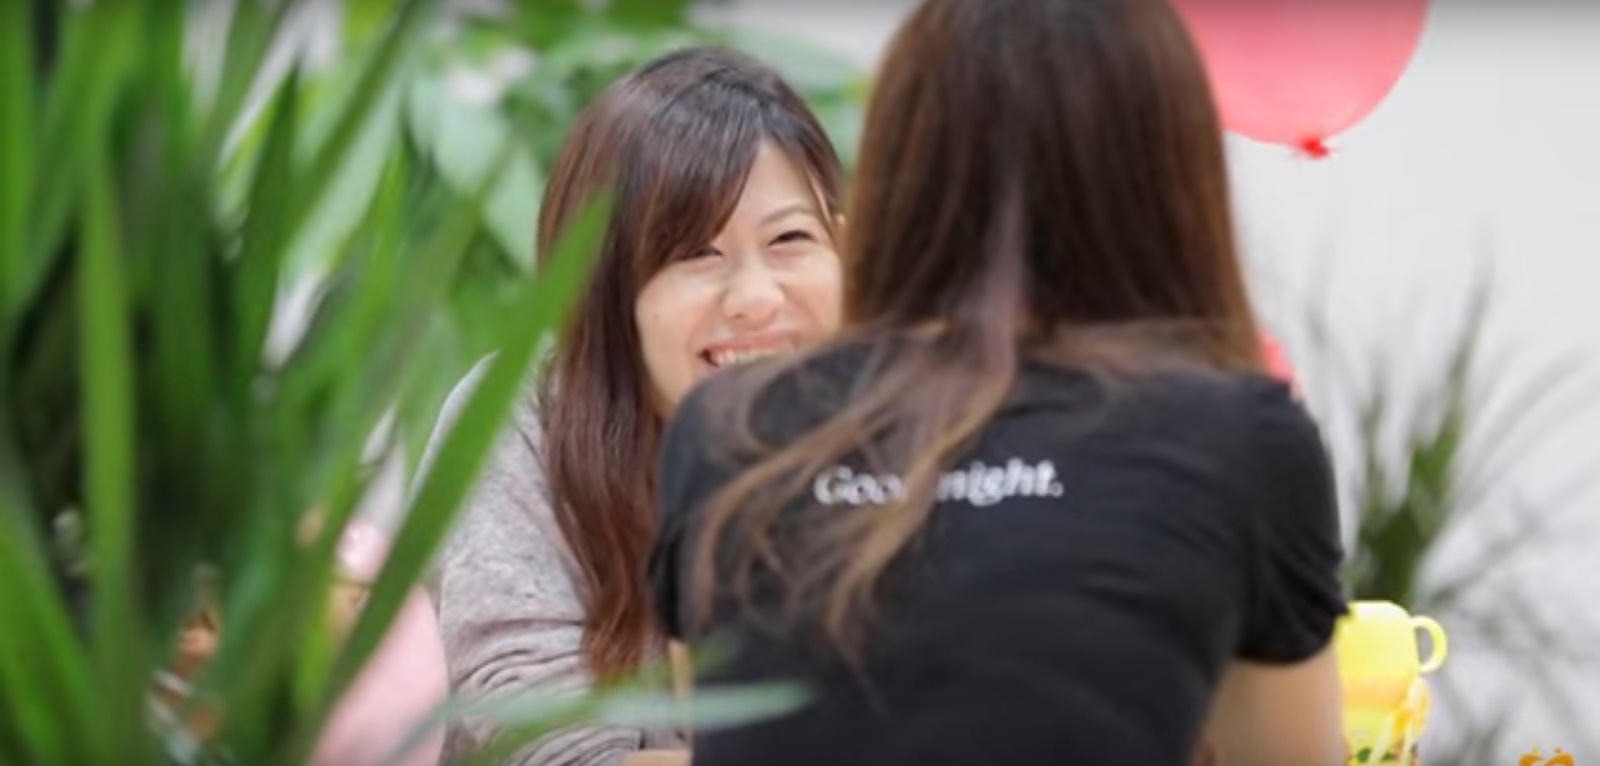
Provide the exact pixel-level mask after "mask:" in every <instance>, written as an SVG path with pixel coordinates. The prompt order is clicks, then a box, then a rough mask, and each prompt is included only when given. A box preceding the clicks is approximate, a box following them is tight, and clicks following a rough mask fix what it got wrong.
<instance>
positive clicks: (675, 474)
mask: <svg viewBox="0 0 1600 766" xmlns="http://www.w3.org/2000/svg"><path fill="white" fill-rule="evenodd" d="M705 400H706V386H704V385H701V386H699V387H697V388H695V389H694V390H693V391H692V392H690V394H689V396H687V397H685V399H684V401H683V402H682V403H681V404H680V405H679V407H678V411H677V413H676V414H675V415H674V417H673V418H672V419H671V421H669V422H668V424H667V430H666V433H665V434H664V435H663V436H662V439H661V452H660V456H659V461H658V464H657V465H658V470H659V471H660V473H658V474H657V482H656V504H657V508H658V513H659V514H660V515H659V517H658V520H657V524H658V526H657V528H656V529H657V532H656V544H655V547H654V549H653V550H652V551H651V554H650V565H649V571H650V586H651V597H652V601H653V605H652V606H653V608H654V609H655V617H656V620H657V622H658V624H659V625H660V626H661V627H662V630H663V631H665V632H666V634H667V636H668V637H670V638H674V639H683V638H684V637H685V636H684V632H685V631H684V625H683V619H682V612H683V606H682V598H681V593H680V591H681V589H682V586H681V583H680V580H681V579H682V577H683V575H684V574H685V572H684V563H685V562H686V561H687V560H688V558H687V557H688V555H689V553H688V551H687V547H688V545H689V544H690V543H692V542H693V539H692V538H693V535H692V534H691V533H690V527H691V520H692V517H693V516H694V512H695V511H696V506H697V505H698V504H699V503H700V502H703V500H704V498H703V497H702V496H701V495H702V494H703V492H704V489H703V488H704V487H705V486H707V484H708V482H711V481H713V477H711V476H709V475H708V474H709V461H708V460H707V457H706V450H707V449H708V446H709V445H708V444H707V436H708V432H709V430H710V429H709V428H708V425H707V423H706V409H705V407H706V405H705Z"/></svg>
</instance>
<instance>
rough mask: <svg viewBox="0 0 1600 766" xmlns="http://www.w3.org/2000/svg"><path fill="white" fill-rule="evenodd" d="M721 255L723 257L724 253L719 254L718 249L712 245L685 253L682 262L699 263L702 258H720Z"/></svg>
mask: <svg viewBox="0 0 1600 766" xmlns="http://www.w3.org/2000/svg"><path fill="white" fill-rule="evenodd" d="M719 255H722V253H720V252H718V251H717V249H716V248H714V247H712V246H710V245H706V246H704V247H697V248H695V249H693V250H690V251H688V252H686V253H684V254H683V258H682V260H685V261H697V260H700V259H702V258H715V257H716V256H719Z"/></svg>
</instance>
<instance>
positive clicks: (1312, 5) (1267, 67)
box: [1173, 0, 1428, 157]
mask: <svg viewBox="0 0 1600 766" xmlns="http://www.w3.org/2000/svg"><path fill="white" fill-rule="evenodd" d="M1173 4H1174V6H1175V7H1176V8H1177V10H1178V13H1179V15H1180V16H1182V18H1183V20H1184V23H1185V24H1186V25H1187V26H1188V28H1189V33H1190V35H1191V36H1192V37H1193V38H1194V40H1195V44H1196V45H1197V46H1198V47H1199V49H1200V55H1201V57H1202V58H1204V59H1205V63H1206V69H1207V71H1208V72H1209V74H1210V77H1211V89H1212V94H1213V96H1214V97H1215V98H1216V100H1217V107H1218V109H1219V110H1220V111H1221V114H1222V122H1223V125H1224V126H1225V127H1226V128H1228V129H1229V130H1232V131H1234V132H1236V133H1239V134H1241V135H1244V136H1247V137H1249V138H1253V139H1256V140H1257V141H1264V142H1267V143H1274V144H1282V145H1284V146H1290V147H1294V148H1296V149H1299V150H1301V151H1302V152H1304V153H1305V154H1307V155H1309V156H1312V157H1322V156H1326V154H1327V145H1326V141H1327V140H1328V138H1329V137H1331V136H1334V135H1336V134H1338V133H1341V132H1343V131H1344V130H1346V129H1348V128H1349V127H1350V126H1352V125H1354V124H1356V123H1357V122H1359V121H1361V119H1362V118H1364V117H1366V116H1367V114H1368V113H1369V112H1371V111H1372V109H1373V107H1375V106H1377V105H1378V102H1380V101H1382V100H1383V98H1384V96H1385V95H1387V94H1388V93H1389V89H1390V88H1392V87H1394V84H1395V81H1396V80H1398V79H1399V78H1400V74H1401V73H1402V72H1403V71H1405V68H1406V64H1407V62H1409V61H1410V60H1411V55H1412V53H1413V52H1415V51H1416V48H1417V43H1418V41H1419V40H1420V39H1421V37H1422V27H1423V22H1424V20H1425V18H1426V16H1427V13H1428V0H1173Z"/></svg>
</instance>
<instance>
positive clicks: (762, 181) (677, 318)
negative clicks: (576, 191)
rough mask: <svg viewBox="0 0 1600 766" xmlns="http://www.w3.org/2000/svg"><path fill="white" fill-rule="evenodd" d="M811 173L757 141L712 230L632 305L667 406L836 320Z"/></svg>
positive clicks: (832, 263)
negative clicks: (730, 204)
mask: <svg viewBox="0 0 1600 766" xmlns="http://www.w3.org/2000/svg"><path fill="white" fill-rule="evenodd" d="M827 216H828V212H827V211H825V210H822V209H821V208H820V207H819V203H818V201H817V194H816V193H815V191H814V189H813V186H812V184H811V182H810V179H808V178H807V177H806V174H805V173H804V172H803V171H801V169H800V168H799V166H797V165H796V164H795V163H794V162H792V161H790V160H789V158H788V157H787V156H785V155H784V153H783V152H782V151H780V150H779V149H777V148H776V147H775V146H773V145H772V144H771V143H769V142H765V141H764V142H762V144H761V146H760V148H759V150H758V151H757V154H756V159H755V163H754V164H753V165H752V166H751V168H750V174H749V177H748V178H747V179H746V181H745V185H744V191H743V193H742V194H741V195H740V196H739V201H738V203H737V205H736V206H735V207H734V210H733V214H732V216H730V217H729V218H728V222H727V224H726V225H724V226H723V228H722V230H721V231H719V232H717V235H716V237H715V238H714V239H713V240H712V241H710V242H707V243H704V244H703V245H702V246H700V247H699V248H698V249H692V250H690V251H689V252H685V253H683V254H681V255H679V256H676V257H674V258H673V259H672V260H669V261H668V262H667V263H666V264H665V265H664V266H662V267H661V270H660V271H657V272H656V273H655V275H654V276H652V277H651V278H650V280H649V281H648V282H646V283H645V285H644V289H643V290H641V291H640V292H639V297H638V299H637V301H636V302H635V305H634V315H635V319H636V321H637V322H638V328H639V342H640V346H641V351H642V354H643V356H644V362H645V369H646V370H647V371H648V373H649V376H650V382H651V384H652V387H653V388H654V391H655V394H656V400H657V402H658V405H659V406H661V407H662V408H663V409H664V410H666V411H670V410H671V408H673V407H675V406H677V404H678V402H679V401H680V400H681V399H682V398H683V397H684V396H685V395H686V394H688V393H689V389H691V388H693V387H694V385H695V383H697V382H699V381H700V379H701V378H704V377H705V376H707V375H709V374H711V373H712V372H714V371H716V370H717V369H718V368H721V367H727V366H730V365H734V364H740V363H744V362H748V361H751V360H754V359H760V358H764V357H770V356H776V355H780V354H787V353H791V352H793V351H795V350H797V349H801V348H805V347H808V346H812V345H815V344H816V343H818V342H820V341H822V340H823V339H825V338H826V337H827V336H828V335H829V334H831V333H832V332H833V331H834V330H835V329H837V327H838V325H839V314H840V308H839V300H840V283H839V257H838V255H837V254H836V253H835V251H834V242H833V237H832V235H831V233H830V227H829V226H828V225H827V223H826V221H827Z"/></svg>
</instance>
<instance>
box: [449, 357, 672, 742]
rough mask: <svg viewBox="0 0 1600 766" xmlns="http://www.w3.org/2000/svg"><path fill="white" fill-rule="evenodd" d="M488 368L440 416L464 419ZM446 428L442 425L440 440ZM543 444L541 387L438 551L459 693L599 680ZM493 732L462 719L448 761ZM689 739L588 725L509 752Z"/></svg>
mask: <svg viewBox="0 0 1600 766" xmlns="http://www.w3.org/2000/svg"><path fill="white" fill-rule="evenodd" d="M482 368H483V365H479V369H478V370H474V371H473V373H472V374H471V375H469V376H468V377H467V379H466V380H464V381H462V383H461V385H459V386H457V388H456V390H455V391H454V392H452V393H451V395H450V400H449V401H448V402H447V403H446V405H445V412H444V415H443V416H442V417H441V424H443V423H448V422H451V421H452V420H453V418H454V416H455V413H456V411H457V410H458V409H459V408H460V407H461V406H462V405H463V404H464V403H465V399H466V398H467V397H466V393H465V392H466V391H468V390H470V389H471V387H472V386H473V385H474V383H475V382H476V378H477V375H478V374H479V372H480V370H481V369H482ZM445 430H446V429H445V428H443V427H441V428H439V429H436V433H435V437H434V441H435V442H437V441H438V440H439V438H440V437H439V434H442V433H444V432H445ZM542 444H543V434H542V432H541V430H540V427H539V421H538V417H537V413H536V407H535V404H534V400H533V396H532V395H531V391H530V392H529V393H528V395H525V396H523V398H522V402H521V403H520V404H519V405H518V406H517V408H516V411H515V413H514V415H513V417H512V419H511V422H510V423H509V424H508V426H507V427H506V429H505V431H504V433H503V434H502V435H501V437H500V439H499V441H498V443H497V445H496V447H495V448H494V450H493V452H492V453H491V455H490V457H489V460H488V462H487V464H486V466H485V468H484V472H483V474H482V476H481V477H480V478H479V480H478V484H477V486H476V488H475V490H474V491H473V493H472V495H471V496H470V497H469V499H468V501H467V504H466V506H465V507H464V508H462V511H461V515H460V518H459V521H457V527H456V529H455V531H454V533H453V535H452V536H451V538H450V539H449V540H448V541H447V542H446V543H445V546H444V549H443V553H442V555H441V558H440V560H439V562H438V569H437V571H436V572H435V578H436V579H435V582H434V586H435V595H436V598H437V603H438V607H439V622H440V628H441V630H442V631H443V633H444V644H445V651H446V653H447V655H448V659H449V667H450V684H451V688H452V689H453V690H454V691H456V692H457V693H466V694H469V695H491V696H497V695H507V694H515V693H519V692H527V691H530V690H533V691H536V692H555V693H577V692H580V691H582V690H584V689H587V688H588V687H589V686H590V684H591V683H592V678H591V676H590V675H589V673H588V671H587V669H586V668H585V666H584V664H583V661H582V658H581V656H580V654H579V642H580V640H581V638H582V636H583V617H584V603H583V594H582V590H583V578H582V575H581V573H580V572H579V571H578V569H577V567H576V564H575V562H573V561H572V558H571V553H570V551H569V550H568V548H567V546H566V543H565V542H564V540H563V536H562V532H561V529H560V527H559V526H558V525H557V523H556V520H555V515H554V513H553V511H552V509H551V503H550V496H549V490H548V488H547V486H546V484H545V475H544V469H543V465H542V463H541V452H542ZM432 449H433V446H431V445H430V448H429V451H430V452H431V451H432ZM429 462H431V460H430V461H429ZM494 734H495V730H494V728H493V726H492V725H490V724H489V723H486V722H481V721H477V722H474V721H469V722H466V723H464V724H462V725H458V726H455V727H453V729H452V730H451V731H450V733H449V736H448V740H447V742H446V745H445V754H444V761H445V762H446V763H449V762H451V761H452V760H453V759H455V758H459V757H461V756H463V755H465V754H467V753H469V752H470V751H471V750H473V749H474V748H476V747H478V746H480V745H482V744H484V743H485V742H487V741H488V740H489V739H490V738H491V737H493V736H494ZM682 746H683V744H682V742H681V740H679V739H678V738H677V737H676V736H675V735H673V734H671V733H664V732H653V731H644V730H640V729H634V728H624V727H616V726H599V725H595V726H581V727H574V728H569V729H564V730H561V731H557V732H554V733H552V734H550V735H548V736H545V737H543V738H542V739H540V740H538V741H537V742H535V743H533V744H531V745H529V746H528V747H526V748H523V749H522V750H520V751H518V752H517V753H516V755H515V756H514V757H512V758H511V759H510V760H508V761H506V762H505V764H507V766H511V765H512V764H514V765H515V766H615V764H617V763H619V762H620V761H621V760H622V759H623V758H624V757H626V756H627V755H628V754H630V753H633V752H636V751H638V750H642V749H649V748H672V747H682Z"/></svg>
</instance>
